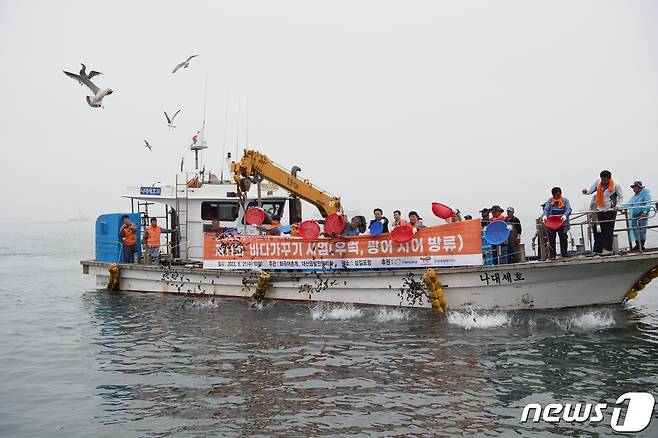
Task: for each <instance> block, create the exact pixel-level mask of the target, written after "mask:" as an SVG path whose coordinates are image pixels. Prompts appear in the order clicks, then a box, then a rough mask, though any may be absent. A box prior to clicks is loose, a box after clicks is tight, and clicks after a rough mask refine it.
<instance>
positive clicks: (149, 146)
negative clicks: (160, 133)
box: [144, 140, 153, 151]
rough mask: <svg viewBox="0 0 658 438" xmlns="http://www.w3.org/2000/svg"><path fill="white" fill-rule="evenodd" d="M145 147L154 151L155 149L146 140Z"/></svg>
mask: <svg viewBox="0 0 658 438" xmlns="http://www.w3.org/2000/svg"><path fill="white" fill-rule="evenodd" d="M144 147H145V148H149V151H153V149H151V144H150V143H149V142H148V141H146V140H144Z"/></svg>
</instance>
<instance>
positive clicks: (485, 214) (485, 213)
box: [480, 208, 490, 229]
mask: <svg viewBox="0 0 658 438" xmlns="http://www.w3.org/2000/svg"><path fill="white" fill-rule="evenodd" d="M480 215H481V219H480V225H481V226H482V228H483V229H484V228H485V227H486V226H487V225H489V219H490V218H489V209H488V208H483V209H482V210H480Z"/></svg>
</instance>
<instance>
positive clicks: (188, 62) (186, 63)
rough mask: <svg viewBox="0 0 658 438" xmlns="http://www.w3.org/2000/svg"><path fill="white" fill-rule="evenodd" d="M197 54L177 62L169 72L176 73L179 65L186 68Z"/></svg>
mask: <svg viewBox="0 0 658 438" xmlns="http://www.w3.org/2000/svg"><path fill="white" fill-rule="evenodd" d="M197 56H199V55H192V56H190V57H189V58H187V59H186V60H185V61H183V62H181V63H180V64H178V65H177V66H176V67H174V71H172V72H171V74H174V73H176V72H177V71H178V69H179V68H181V67H182V68H187V67H189V66H190V60H191V59H192V58H196V57H197Z"/></svg>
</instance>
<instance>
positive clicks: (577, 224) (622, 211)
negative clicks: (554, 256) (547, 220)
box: [532, 200, 658, 259]
mask: <svg viewBox="0 0 658 438" xmlns="http://www.w3.org/2000/svg"><path fill="white" fill-rule="evenodd" d="M636 207H648V208H649V212H648V214H646V215H645V216H644V217H643V218H642V219H643V220H646V223H645V224H642V223H640V220H638V218H631V217H629V215H628V207H620V208H619V214H618V215H617V216H616V217H615V219H608V220H600V219H598V217H597V214H598V213H599V211H597V210H589V211H581V212H576V213H572V214H571V217H570V218H569V225H570V227H571V229H572V230H574V229H578V230H580V237H579V238H578V242H577V243H576V242H575V239H574V233H573V231H572V232H570V234H571V236H570V239H569V240H570V244H571V247H572V249H575V251H576V253H577V254H586V253H588V252H593V251H594V230H595V228H596V227H597V226H599V225H600V224H602V223H610V222H614V223H615V224H616V223H617V222H622V223H624V227H622V228H617V227H615V233H620V232H622V233H623V232H625V233H626V237H627V241H628V248H633V244H634V240H635V239H634V237H633V236H634V235H639V234H640V232H641V230H649V231H652V232H657V231H658V225H650V224H649V222H650V220H651V219H653V218H655V217H656V216H657V215H658V203H657V201H655V200H654V201H650V203H647V204H644V205H638V206H636ZM536 230H537V232H536V235H535V237H534V238H533V240H532V246H533V250H534V252H535V254H536V255H537V256H538V257H539V258H541V259H544V258H545V255H546V254H548V251H547V248H546V246H547V245H548V238H547V230H546V227H545V226H544V225H543V222H542V221H541V218H538V219H537V220H536ZM537 238H538V240H539V246H542V244H543V245H544V251H540V254H537V251H536V249H537V248H536V246H535V240H536V239H537ZM615 238H616V236H615ZM616 239H617V238H616ZM616 245H617V247H618V246H619V241H618V239H617V240H616ZM637 251H639V252H640V253H641V252H644V251H645V248H643V247H642V245H639V247H638V248H637ZM542 255H543V256H544V257H543V256H542Z"/></svg>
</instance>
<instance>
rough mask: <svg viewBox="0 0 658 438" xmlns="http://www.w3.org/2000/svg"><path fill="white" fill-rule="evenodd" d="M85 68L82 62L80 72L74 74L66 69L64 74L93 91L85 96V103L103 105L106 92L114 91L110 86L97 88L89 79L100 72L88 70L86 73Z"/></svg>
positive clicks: (95, 105)
mask: <svg viewBox="0 0 658 438" xmlns="http://www.w3.org/2000/svg"><path fill="white" fill-rule="evenodd" d="M85 70H86V68H85V65H84V64H82V69H81V70H80V74H78V75H76V74H75V73H71V72H68V71H64V74H65V75H66V76H68V77H70V78H71V79H75V80H76V81H78V82H79V83H80V84H82V85H86V86H87V88H89V89H90V90H91V92H92V93H94V95H93V96H87V103H88V104H89V106H90V107H92V108H100V107H102V106H103V98H104V97H105V96H107V95H108V94H112V93H114V91H113V90H112V89H111V88H98V87H97V86H96V84H94V83H93V82H92V81H91V78H93V77H94V76H96V75H99V74H101V73H99V72H97V71H91V72H89V74H87V73H86V72H85Z"/></svg>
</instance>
